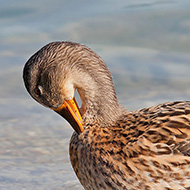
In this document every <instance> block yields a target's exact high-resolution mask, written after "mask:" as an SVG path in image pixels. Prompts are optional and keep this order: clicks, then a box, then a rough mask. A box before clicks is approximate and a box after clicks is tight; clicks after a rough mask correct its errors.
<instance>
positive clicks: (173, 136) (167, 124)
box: [70, 102, 190, 190]
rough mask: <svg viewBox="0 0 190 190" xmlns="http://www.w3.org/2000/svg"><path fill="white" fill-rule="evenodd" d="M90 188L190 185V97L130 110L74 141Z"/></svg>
mask: <svg viewBox="0 0 190 190" xmlns="http://www.w3.org/2000/svg"><path fill="white" fill-rule="evenodd" d="M70 157H71V163H72V165H73V168H74V170H75V172H76V174H77V176H78V178H79V180H80V181H81V183H82V184H83V186H84V187H85V189H89V190H91V189H94V190H98V189H115V190H116V189H130V190H132V189H133V190H136V189H147V190H148V189H150V190H152V189H155V190H164V189H165V190H166V189H173V190H174V189H175V190H181V189H190V102H172V103H166V104H160V105H158V106H154V107H150V108H145V109H142V110H139V111H135V112H130V113H128V114H126V115H124V116H123V118H121V119H120V120H118V121H117V122H116V124H115V125H114V126H111V127H109V128H106V127H101V125H98V126H93V127H92V126H87V127H86V129H85V131H84V133H81V134H80V135H76V134H74V135H73V137H72V139H71V142H70Z"/></svg>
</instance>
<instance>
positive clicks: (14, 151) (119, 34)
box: [0, 0, 190, 190]
mask: <svg viewBox="0 0 190 190" xmlns="http://www.w3.org/2000/svg"><path fill="white" fill-rule="evenodd" d="M0 28H1V29H0V44H1V45H0V58H1V59H0V60H1V61H0V84H1V87H0V126H1V127H0V189H1V190H7V189H9V190H15V189H19V190H24V189H27V190H33V189H36V190H43V189H46V190H54V189H56V190H61V189H64V190H71V189H79V190H82V189H83V188H82V187H81V185H80V183H79V182H78V180H77V178H76V177H75V174H74V172H73V170H72V168H71V165H70V162H69V156H68V145H69V139H70V136H71V134H72V131H73V130H72V129H71V127H70V126H69V125H68V124H67V123H66V121H64V120H63V119H62V118H61V117H60V116H58V115H56V114H55V113H53V112H52V111H51V110H49V109H46V108H44V107H42V106H40V105H39V104H38V103H36V102H35V101H33V100H32V99H31V98H30V96H29V95H28V94H27V92H26V90H25V88H24V85H23V81H22V69H23V66H24V64H25V62H26V61H27V59H28V58H29V57H30V56H31V55H32V54H33V53H34V52H35V51H37V50H38V49H39V48H40V47H42V46H43V45H45V44H46V43H48V42H50V41H58V40H59V41H60V40H71V41H76V42H80V43H84V44H86V45H87V46H89V47H91V48H92V49H93V50H95V51H96V52H97V53H98V54H99V55H100V56H101V57H102V58H103V59H104V60H105V61H106V63H107V65H108V67H109V69H110V71H111V72H112V74H113V80H114V83H115V87H116V91H117V94H118V99H119V101H120V103H121V104H123V105H124V106H125V107H126V108H127V109H129V110H136V109H140V108H142V107H145V106H151V105H155V104H157V103H162V102H167V101H174V100H190V74H189V71H190V63H189V62H190V54H189V52H190V2H188V1H186V0H178V1H177V0H174V1H170V0H168V1H161V0H135V1H129V0H127V1H126V0H119V1H109V2H108V1H106V0H103V1H102V0H101V1H100V0H98V1H87V0H83V1H77V0H71V1H62V0H54V1H45V0H39V1H36V2H35V3H29V2H26V1H24V0H17V1H13V0H6V1H4V0H3V1H1V6H0Z"/></svg>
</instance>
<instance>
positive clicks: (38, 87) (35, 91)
mask: <svg viewBox="0 0 190 190" xmlns="http://www.w3.org/2000/svg"><path fill="white" fill-rule="evenodd" d="M34 93H35V94H36V95H38V96H40V95H42V87H41V86H37V87H36V88H35V89H34Z"/></svg>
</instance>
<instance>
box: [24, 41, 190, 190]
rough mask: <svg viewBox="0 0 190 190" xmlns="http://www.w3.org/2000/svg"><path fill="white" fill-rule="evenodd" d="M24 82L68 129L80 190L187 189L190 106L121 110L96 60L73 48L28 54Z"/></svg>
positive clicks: (63, 45) (59, 45) (56, 45)
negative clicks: (57, 114)
mask: <svg viewBox="0 0 190 190" xmlns="http://www.w3.org/2000/svg"><path fill="white" fill-rule="evenodd" d="M24 82H25V86H26V88H27V90H28V92H29V93H30V95H31V96H32V97H33V98H34V99H35V100H36V101H38V102H39V103H41V104H42V105H44V106H46V107H49V108H51V109H53V110H54V111H56V112H57V113H59V114H60V115H61V116H63V117H64V118H65V119H66V120H67V121H68V122H69V123H70V124H71V125H72V127H73V128H74V130H75V132H74V133H73V136H72V137H71V141H70V159H71V164H72V166H73V168H74V171H75V173H76V175H77V177H78V179H79V180H80V182H81V184H82V185H83V187H84V188H85V189H86V190H101V189H103V190H105V189H114V190H117V189H130V190H137V189H141V190H143V189H144V190H145V189H146V190H149V189H150V190H164V189H175V190H182V189H190V102H185V101H182V102H170V103H165V104H160V105H157V106H153V107H150V108H145V109H141V110H138V111H134V112H128V111H126V110H125V109H124V108H123V107H122V106H121V105H119V103H118V101H117V98H116V94H115V90H114V86H113V82H112V77H111V74H110V72H109V70H108V69H107V67H106V65H105V63H104V62H103V61H102V59H101V58H100V57H99V56H98V55H97V54H96V53H94V52H93V51H92V50H90V49H89V48H87V47H86V46H84V45H81V44H78V43H72V42H53V43H50V44H48V45H46V46H44V47H43V48H42V49H40V50H39V51H38V52H37V53H35V54H34V55H33V56H32V57H31V58H30V59H29V60H28V62H27V63H26V65H25V67H24ZM76 89H77V90H78V92H79V95H80V98H81V101H82V106H81V108H80V109H79V108H78V106H77V103H76V101H75V99H74V92H75V90H76Z"/></svg>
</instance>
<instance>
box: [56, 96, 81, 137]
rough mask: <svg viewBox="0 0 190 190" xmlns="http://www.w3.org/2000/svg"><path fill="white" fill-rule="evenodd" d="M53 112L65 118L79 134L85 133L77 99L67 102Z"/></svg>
mask: <svg viewBox="0 0 190 190" xmlns="http://www.w3.org/2000/svg"><path fill="white" fill-rule="evenodd" d="M53 110H54V111H55V112H57V113H58V114H60V115H61V116H62V117H64V118H65V119H66V120H67V121H68V122H69V123H70V124H71V126H72V127H73V129H74V130H75V131H76V132H77V133H78V134H80V133H82V132H83V130H84V129H83V126H82V117H81V115H80V112H79V108H78V105H77V103H76V100H75V98H72V99H70V100H65V101H64V102H63V104H62V105H61V106H60V107H59V108H55V109H53Z"/></svg>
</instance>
